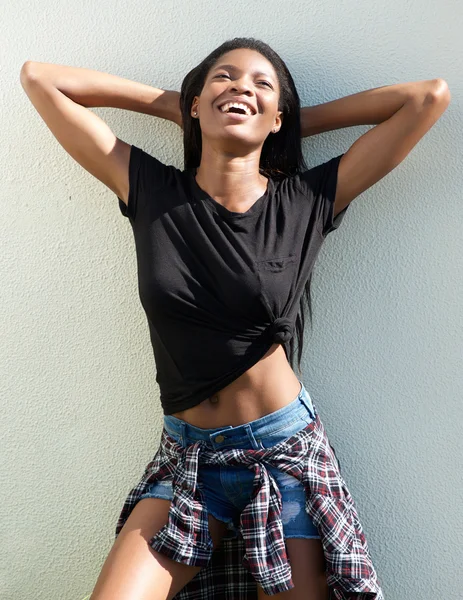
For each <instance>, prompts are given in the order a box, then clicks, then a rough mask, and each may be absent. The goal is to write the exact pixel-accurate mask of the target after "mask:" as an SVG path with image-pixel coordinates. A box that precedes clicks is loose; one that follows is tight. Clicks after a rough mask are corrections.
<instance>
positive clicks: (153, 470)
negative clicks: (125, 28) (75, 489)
mask: <svg viewBox="0 0 463 600" xmlns="http://www.w3.org/2000/svg"><path fill="white" fill-rule="evenodd" d="M201 464H223V465H233V464H235V465H237V464H241V465H246V466H247V467H248V468H249V469H252V470H254V474H255V478H254V493H253V494H252V499H251V500H250V502H249V504H248V505H247V506H246V507H245V508H244V510H243V512H242V513H241V518H240V525H241V527H240V529H241V531H240V533H241V535H239V536H238V538H236V539H223V540H222V543H221V544H220V546H219V547H218V548H217V549H216V550H215V551H214V552H213V549H212V539H211V538H210V535H209V527H208V520H207V509H206V505H205V498H204V497H203V494H202V491H201V490H200V489H199V488H198V487H197V485H196V484H197V473H198V468H199V467H200V465H201ZM266 464H267V465H272V466H275V467H277V468H279V469H280V470H282V471H284V472H286V473H288V474H290V475H293V476H294V477H297V478H298V479H299V480H300V481H301V482H302V483H303V485H304V489H305V491H306V511H307V513H308V514H309V515H310V517H311V518H312V520H313V522H314V524H315V525H316V527H317V528H318V530H319V533H320V537H321V541H322V544H323V550H324V554H325V558H326V564H327V582H328V586H329V589H330V594H331V598H332V600H366V599H367V598H368V600H384V596H383V593H382V590H381V588H380V585H379V582H378V579H377V575H376V571H375V569H374V566H373V564H372V561H371V557H370V552H369V548H368V545H367V541H366V539H365V535H364V533H363V529H362V526H361V524H360V521H359V518H358V514H357V510H356V508H355V504H354V501H353V499H352V496H351V494H350V492H349V490H348V488H347V485H346V483H345V481H344V479H343V477H342V475H341V472H340V467H339V463H338V461H337V459H336V456H335V454H334V450H333V448H332V446H331V445H330V443H329V441H328V437H327V435H326V432H325V429H324V427H323V424H322V422H321V420H320V418H319V416H318V414H317V415H316V418H315V420H314V421H313V422H311V423H310V424H309V425H308V426H307V427H306V428H304V429H303V430H301V431H299V432H298V433H296V434H295V435H293V436H291V437H290V438H288V439H287V440H285V441H283V442H281V443H279V444H277V445H275V446H273V447H271V448H266V449H258V450H248V449H246V450H243V449H228V450H222V451H212V450H211V449H209V448H207V446H206V445H205V444H204V442H195V443H194V444H192V445H190V446H188V447H187V448H183V447H182V446H180V445H179V444H177V442H176V441H175V440H174V439H173V438H171V437H170V436H169V435H168V434H167V432H166V431H165V430H163V432H162V437H161V444H160V447H159V449H158V451H157V452H156V454H155V456H154V458H153V460H152V461H151V462H150V463H149V464H148V466H147V467H146V469H145V472H144V474H143V477H142V479H141V480H140V482H139V483H138V484H137V486H135V487H134V488H133V489H132V490H131V491H130V493H129V495H128V497H127V499H126V501H125V503H124V506H123V509H122V512H121V514H120V516H119V520H118V523H117V527H116V537H117V535H118V534H119V533H120V531H121V529H122V527H123V525H124V523H125V521H126V520H127V518H128V516H129V514H130V512H131V511H132V509H133V507H134V506H135V504H136V503H137V502H138V499H139V498H140V496H141V495H142V494H143V493H144V492H145V491H146V490H147V488H148V487H149V486H150V485H151V484H152V483H153V482H154V481H159V480H166V479H167V480H171V481H172V482H173V489H174V499H173V501H172V503H171V508H170V511H169V518H168V522H167V523H166V524H165V525H164V526H163V527H162V528H161V529H160V530H159V531H158V532H157V533H156V535H154V536H153V537H152V538H151V539H150V540H149V542H148V543H149V545H150V546H151V547H152V548H153V549H155V550H157V551H159V552H161V553H163V554H165V555H166V556H169V557H170V558H172V559H173V560H176V561H178V562H182V563H184V564H188V565H195V566H201V567H203V568H202V570H201V571H200V572H199V573H198V574H197V575H196V576H195V577H194V578H193V579H192V580H191V581H190V582H189V583H188V584H187V585H186V586H185V587H184V588H183V589H182V590H181V591H180V592H179V593H178V594H177V595H176V596H175V600H196V599H197V600H200V599H201V600H202V599H203V598H218V599H219V598H220V599H223V600H241V599H243V600H244V599H245V598H246V599H251V598H252V599H255V600H257V585H256V583H259V584H260V585H261V586H262V587H263V589H264V591H265V593H266V594H268V595H274V594H276V593H279V592H281V591H285V590H289V589H292V588H293V587H294V584H293V581H292V578H291V567H290V565H289V561H288V558H287V555H286V547H285V543H284V539H283V528H282V523H281V519H280V514H281V508H282V505H281V494H280V492H279V490H278V486H277V484H276V482H275V480H274V478H273V477H272V475H271V474H270V472H269V471H268V470H267V469H266V467H265V465H266ZM264 523H266V524H267V526H264ZM243 532H245V535H244V536H243V535H242V534H243Z"/></svg>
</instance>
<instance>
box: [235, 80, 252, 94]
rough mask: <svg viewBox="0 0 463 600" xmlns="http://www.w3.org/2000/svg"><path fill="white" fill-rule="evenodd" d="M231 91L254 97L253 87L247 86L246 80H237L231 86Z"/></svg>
mask: <svg viewBox="0 0 463 600" xmlns="http://www.w3.org/2000/svg"><path fill="white" fill-rule="evenodd" d="M231 90H232V91H237V92H239V93H240V94H251V95H252V90H251V86H250V85H249V84H247V83H246V80H244V79H236V80H235V81H234V82H233V85H232V86H231Z"/></svg>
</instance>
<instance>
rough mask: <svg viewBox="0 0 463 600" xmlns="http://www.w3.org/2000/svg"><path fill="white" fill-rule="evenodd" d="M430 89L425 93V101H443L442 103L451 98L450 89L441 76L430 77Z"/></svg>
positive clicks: (448, 101) (447, 101) (446, 102)
mask: <svg viewBox="0 0 463 600" xmlns="http://www.w3.org/2000/svg"><path fill="white" fill-rule="evenodd" d="M430 83H431V89H430V91H429V92H428V95H427V98H426V100H427V102H429V103H435V102H443V103H444V104H449V103H450V100H451V97H452V96H451V94H450V89H449V86H448V83H447V82H446V81H445V79H442V77H437V78H436V79H431V82H430Z"/></svg>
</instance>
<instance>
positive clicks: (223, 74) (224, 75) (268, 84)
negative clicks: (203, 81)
mask: <svg viewBox="0 0 463 600" xmlns="http://www.w3.org/2000/svg"><path fill="white" fill-rule="evenodd" d="M216 77H228V79H230V75H226V74H225V73H220V74H219V75H216ZM257 83H265V85H267V86H268V87H269V88H272V86H271V85H270V83H269V82H268V81H258V82H257Z"/></svg>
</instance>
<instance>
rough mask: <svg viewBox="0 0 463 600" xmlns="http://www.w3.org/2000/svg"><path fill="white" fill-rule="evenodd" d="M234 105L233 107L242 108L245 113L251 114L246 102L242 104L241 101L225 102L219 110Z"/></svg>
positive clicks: (225, 109)
mask: <svg viewBox="0 0 463 600" xmlns="http://www.w3.org/2000/svg"><path fill="white" fill-rule="evenodd" d="M232 106H233V107H235V108H242V109H243V110H244V111H245V112H246V114H247V115H252V111H251V109H250V108H249V106H247V105H246V104H243V103H241V102H227V103H226V104H224V105H223V106H221V107H220V110H221V111H222V112H227V111H228V109H229V108H231V107H232Z"/></svg>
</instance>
